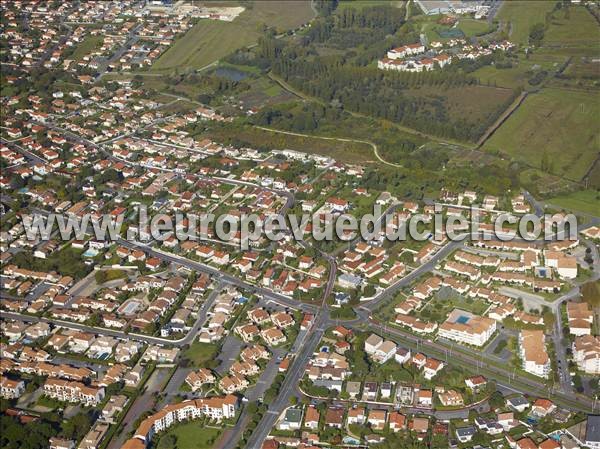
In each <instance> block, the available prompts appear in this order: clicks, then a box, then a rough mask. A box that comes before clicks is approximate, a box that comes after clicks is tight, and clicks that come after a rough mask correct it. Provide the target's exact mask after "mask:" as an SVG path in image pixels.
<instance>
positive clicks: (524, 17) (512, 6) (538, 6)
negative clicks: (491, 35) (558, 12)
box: [497, 0, 556, 44]
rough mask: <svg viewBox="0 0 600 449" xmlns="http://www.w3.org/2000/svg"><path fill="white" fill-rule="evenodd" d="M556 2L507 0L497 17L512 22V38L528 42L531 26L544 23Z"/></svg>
mask: <svg viewBox="0 0 600 449" xmlns="http://www.w3.org/2000/svg"><path fill="white" fill-rule="evenodd" d="M555 3H556V2H553V1H547V0H507V1H505V2H504V3H503V4H502V6H501V8H500V11H498V15H497V18H498V19H499V20H500V21H502V22H508V23H510V37H509V38H510V40H511V41H512V42H515V43H518V44H526V43H527V42H528V40H529V28H530V27H531V25H533V24H535V23H540V22H541V23H544V19H545V17H546V13H548V12H550V11H552V9H553V8H554V5H555Z"/></svg>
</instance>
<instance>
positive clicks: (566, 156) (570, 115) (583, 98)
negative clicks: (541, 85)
mask: <svg viewBox="0 0 600 449" xmlns="http://www.w3.org/2000/svg"><path fill="white" fill-rule="evenodd" d="M598 114H600V102H599V101H598V95H597V94H590V93H587V92H582V91H576V90H563V89H544V90H543V91H541V92H539V93H534V94H531V95H530V96H529V97H528V98H527V99H526V100H525V101H524V103H523V104H522V105H521V107H519V108H518V109H517V111H516V112H515V113H514V114H513V115H511V116H510V118H509V119H508V120H507V121H506V122H505V123H504V124H503V125H502V126H501V127H500V128H499V129H498V130H497V131H496V132H495V133H494V134H493V135H492V137H491V138H490V139H489V140H488V141H487V142H486V143H485V144H484V146H483V148H484V149H485V150H489V151H494V152H500V153H504V154H506V155H508V156H511V157H512V158H514V159H515V160H518V161H523V162H525V163H527V164H530V165H531V166H533V167H536V168H541V165H542V161H543V159H544V154H546V159H547V163H548V167H547V171H548V172H550V173H554V174H557V175H561V176H564V177H565V178H568V179H571V180H575V181H579V180H581V179H582V177H583V176H585V174H586V173H587V171H588V170H589V169H590V167H591V166H592V164H593V163H594V161H595V160H596V158H597V157H598V151H599V150H600V138H599V133H598V121H597V120H598Z"/></svg>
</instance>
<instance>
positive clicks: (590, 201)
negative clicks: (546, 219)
mask: <svg viewBox="0 0 600 449" xmlns="http://www.w3.org/2000/svg"><path fill="white" fill-rule="evenodd" d="M548 203H550V204H553V205H556V206H559V207H563V208H565V209H569V210H573V211H574V212H585V213H588V214H592V215H595V216H596V217H600V193H599V192H598V191H597V190H581V191H579V192H573V193H569V194H566V195H561V196H557V197H554V198H550V199H549V200H548Z"/></svg>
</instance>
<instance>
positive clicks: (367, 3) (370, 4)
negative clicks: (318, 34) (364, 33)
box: [336, 0, 404, 11]
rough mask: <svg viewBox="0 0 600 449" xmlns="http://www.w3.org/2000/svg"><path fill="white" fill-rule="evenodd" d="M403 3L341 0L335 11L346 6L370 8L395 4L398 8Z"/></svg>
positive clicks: (394, 1) (376, 0) (377, 0)
mask: <svg viewBox="0 0 600 449" xmlns="http://www.w3.org/2000/svg"><path fill="white" fill-rule="evenodd" d="M403 3H404V2H402V1H398V0H342V1H341V2H340V3H339V4H338V7H337V8H336V11H340V10H344V9H347V8H355V9H362V8H366V7H369V8H371V7H373V6H396V7H398V8H400V7H401V6H402V4H403Z"/></svg>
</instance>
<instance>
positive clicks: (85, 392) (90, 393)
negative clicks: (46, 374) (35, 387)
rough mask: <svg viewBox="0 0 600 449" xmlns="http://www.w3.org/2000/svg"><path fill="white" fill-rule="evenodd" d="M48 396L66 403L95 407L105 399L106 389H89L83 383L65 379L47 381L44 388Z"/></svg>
mask: <svg viewBox="0 0 600 449" xmlns="http://www.w3.org/2000/svg"><path fill="white" fill-rule="evenodd" d="M43 391H44V394H45V395H46V396H49V397H51V398H53V399H58V400H59V401H64V402H80V403H82V404H83V405H87V406H94V405H97V404H98V403H100V402H101V401H102V400H103V399H104V388H102V387H92V386H90V387H88V386H86V385H84V384H83V383H81V382H76V381H72V380H64V379H52V378H50V379H47V380H46V382H45V383H44V386H43Z"/></svg>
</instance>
